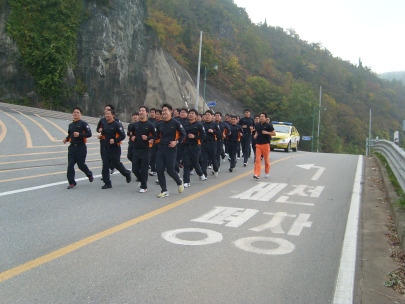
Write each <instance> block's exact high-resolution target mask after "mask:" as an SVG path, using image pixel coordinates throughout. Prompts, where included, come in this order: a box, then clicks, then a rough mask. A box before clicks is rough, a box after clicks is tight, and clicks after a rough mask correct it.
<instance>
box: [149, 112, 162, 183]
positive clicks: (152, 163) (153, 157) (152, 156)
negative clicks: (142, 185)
mask: <svg viewBox="0 0 405 304" xmlns="http://www.w3.org/2000/svg"><path fill="white" fill-rule="evenodd" d="M155 116H156V119H155V121H154V122H153V125H154V127H155V131H156V127H157V125H158V123H159V122H160V121H161V120H162V110H156V111H155ZM156 153H157V142H156V141H155V142H153V145H152V148H151V149H150V172H149V175H150V176H156V175H157V173H156Z"/></svg>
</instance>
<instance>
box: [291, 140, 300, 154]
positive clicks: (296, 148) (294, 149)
mask: <svg viewBox="0 0 405 304" xmlns="http://www.w3.org/2000/svg"><path fill="white" fill-rule="evenodd" d="M299 143H300V142H299V141H297V145H296V146H295V148H292V150H293V151H294V152H297V151H298V145H299Z"/></svg>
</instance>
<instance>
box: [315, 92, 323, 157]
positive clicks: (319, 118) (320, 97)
mask: <svg viewBox="0 0 405 304" xmlns="http://www.w3.org/2000/svg"><path fill="white" fill-rule="evenodd" d="M321 103H322V86H321V87H320V90H319V114H318V138H317V139H316V153H318V145H319V127H320V125H321V107H322V105H321Z"/></svg>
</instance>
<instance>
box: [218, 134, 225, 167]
mask: <svg viewBox="0 0 405 304" xmlns="http://www.w3.org/2000/svg"><path fill="white" fill-rule="evenodd" d="M216 144H217V164H218V168H219V167H221V156H222V159H223V158H224V157H225V153H224V142H223V140H217V141H216Z"/></svg>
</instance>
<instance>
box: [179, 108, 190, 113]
mask: <svg viewBox="0 0 405 304" xmlns="http://www.w3.org/2000/svg"><path fill="white" fill-rule="evenodd" d="M181 111H185V112H186V113H187V114H188V112H189V111H188V109H187V108H181V110H180V111H179V112H181Z"/></svg>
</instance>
